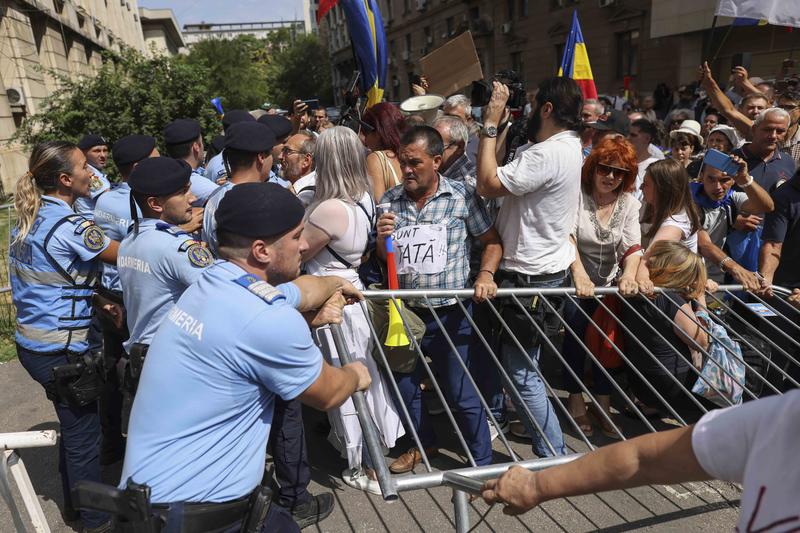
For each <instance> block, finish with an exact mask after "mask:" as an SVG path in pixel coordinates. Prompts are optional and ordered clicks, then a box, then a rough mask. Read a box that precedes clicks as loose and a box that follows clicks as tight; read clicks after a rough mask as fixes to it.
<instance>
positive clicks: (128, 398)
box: [121, 342, 150, 435]
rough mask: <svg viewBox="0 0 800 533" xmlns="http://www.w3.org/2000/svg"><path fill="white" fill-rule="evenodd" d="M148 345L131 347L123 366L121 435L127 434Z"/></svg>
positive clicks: (133, 345)
mask: <svg viewBox="0 0 800 533" xmlns="http://www.w3.org/2000/svg"><path fill="white" fill-rule="evenodd" d="M149 348H150V345H149V344H142V343H139V342H137V343H134V344H132V345H131V348H130V350H129V351H130V353H129V354H128V358H127V363H126V364H125V375H124V377H123V381H122V415H121V417H122V434H123V435H127V434H128V422H130V417H131V408H132V407H133V399H134V398H135V397H136V389H138V388H139V376H141V375H142V367H143V366H144V359H145V357H146V356H147V350H148V349H149Z"/></svg>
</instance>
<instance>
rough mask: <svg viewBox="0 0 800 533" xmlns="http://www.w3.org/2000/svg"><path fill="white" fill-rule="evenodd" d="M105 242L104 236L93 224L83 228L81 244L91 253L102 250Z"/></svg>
mask: <svg viewBox="0 0 800 533" xmlns="http://www.w3.org/2000/svg"><path fill="white" fill-rule="evenodd" d="M105 241H106V234H105V233H103V230H102V229H100V227H99V226H97V225H95V224H92V225H91V226H89V227H87V228H85V230H84V231H83V244H84V245H85V246H86V247H87V248H88V249H89V250H91V251H93V252H96V251H98V250H100V249H102V248H103V244H105Z"/></svg>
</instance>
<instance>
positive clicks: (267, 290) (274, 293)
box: [234, 274, 286, 304]
mask: <svg viewBox="0 0 800 533" xmlns="http://www.w3.org/2000/svg"><path fill="white" fill-rule="evenodd" d="M234 281H235V282H236V283H237V284H238V285H241V286H242V287H244V288H245V289H247V290H248V291H250V292H252V293H253V294H255V295H256V296H258V297H259V298H261V299H262V300H264V301H265V302H267V303H268V304H272V303H274V302H275V301H276V300H279V299H281V298H283V299H286V296H284V295H283V293H282V292H281V291H279V290H278V289H276V288H275V287H273V286H272V285H270V284H269V283H267V282H266V281H264V280H261V279H258V278H257V277H255V276H254V275H252V274H245V275H244V276H242V277H241V278H238V279H235V280H234Z"/></svg>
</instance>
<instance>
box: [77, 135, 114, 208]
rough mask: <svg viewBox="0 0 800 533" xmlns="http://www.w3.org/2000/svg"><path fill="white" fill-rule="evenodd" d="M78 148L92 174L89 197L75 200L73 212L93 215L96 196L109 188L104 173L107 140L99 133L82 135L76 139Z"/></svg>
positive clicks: (106, 160) (109, 185)
mask: <svg viewBox="0 0 800 533" xmlns="http://www.w3.org/2000/svg"><path fill="white" fill-rule="evenodd" d="M78 148H80V149H81V150H82V151H83V155H85V156H86V160H87V161H88V162H89V170H91V171H92V173H93V174H94V176H93V177H92V180H91V181H90V182H89V193H90V194H89V197H87V198H78V199H77V200H75V206H74V207H75V212H76V213H80V214H82V215H86V216H89V217H91V216H94V205H95V202H96V201H97V197H98V196H100V195H101V194H103V193H104V192H106V191H108V190H109V189H110V188H111V182H110V181H108V176H106V174H105V172H104V171H105V169H106V163H107V162H108V142H106V140H105V139H103V137H101V136H100V135H95V134H89V135H84V136H83V137H82V138H81V140H80V141H78Z"/></svg>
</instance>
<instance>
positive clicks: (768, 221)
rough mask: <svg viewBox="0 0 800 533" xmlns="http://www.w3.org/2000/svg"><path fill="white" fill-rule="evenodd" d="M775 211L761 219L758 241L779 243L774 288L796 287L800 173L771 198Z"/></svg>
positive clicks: (799, 249)
mask: <svg viewBox="0 0 800 533" xmlns="http://www.w3.org/2000/svg"><path fill="white" fill-rule="evenodd" d="M772 199H773V200H774V201H775V210H774V211H772V212H771V213H767V215H766V217H765V218H764V232H763V233H762V234H761V240H762V241H769V242H780V243H783V247H782V248H781V260H780V263H779V264H778V269H777V270H776V271H775V279H774V280H773V281H774V282H775V284H776V285H781V286H784V287H789V288H797V287H800V173H798V174H797V175H795V176H794V177H793V178H792V179H791V180H789V181H788V182H787V183H786V184H785V185H784V186H783V187H780V188H779V189H778V190H777V191H775V192H774V193H773V194H772Z"/></svg>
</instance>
